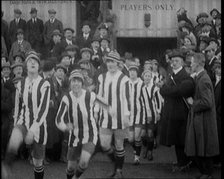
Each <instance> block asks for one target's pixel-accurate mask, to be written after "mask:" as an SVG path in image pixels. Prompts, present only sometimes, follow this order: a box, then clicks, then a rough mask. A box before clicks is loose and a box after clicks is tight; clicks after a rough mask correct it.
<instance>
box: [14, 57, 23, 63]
mask: <svg viewBox="0 0 224 179" xmlns="http://www.w3.org/2000/svg"><path fill="white" fill-rule="evenodd" d="M15 62H20V63H23V59H22V58H21V57H20V56H16V57H15Z"/></svg>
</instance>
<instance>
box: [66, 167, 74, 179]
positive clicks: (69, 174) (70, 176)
mask: <svg viewBox="0 0 224 179" xmlns="http://www.w3.org/2000/svg"><path fill="white" fill-rule="evenodd" d="M66 174H67V179H72V177H73V176H74V175H75V171H74V170H69V169H67V170H66Z"/></svg>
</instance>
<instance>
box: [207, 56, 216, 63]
mask: <svg viewBox="0 0 224 179" xmlns="http://www.w3.org/2000/svg"><path fill="white" fill-rule="evenodd" d="M215 57H216V56H213V57H212V59H211V60H210V61H209V63H208V64H209V65H211V63H212V61H213V60H214V59H215Z"/></svg>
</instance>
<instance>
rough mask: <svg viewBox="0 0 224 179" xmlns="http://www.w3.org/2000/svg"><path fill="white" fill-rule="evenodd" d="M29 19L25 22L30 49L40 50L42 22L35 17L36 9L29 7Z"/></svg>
mask: <svg viewBox="0 0 224 179" xmlns="http://www.w3.org/2000/svg"><path fill="white" fill-rule="evenodd" d="M30 15H31V19H30V20H29V21H28V22H27V40H28V42H29V43H30V44H31V47H32V49H34V50H35V51H36V52H38V53H40V52H41V47H42V43H43V31H44V23H43V21H42V20H41V19H39V18H37V9H36V8H31V11H30Z"/></svg>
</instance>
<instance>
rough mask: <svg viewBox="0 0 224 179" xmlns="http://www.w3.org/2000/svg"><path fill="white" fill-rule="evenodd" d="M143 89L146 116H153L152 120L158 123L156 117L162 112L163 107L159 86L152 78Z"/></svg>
mask: <svg viewBox="0 0 224 179" xmlns="http://www.w3.org/2000/svg"><path fill="white" fill-rule="evenodd" d="M142 91H143V101H144V105H145V110H146V118H152V121H153V122H154V123H157V121H156V117H157V116H158V114H160V113H161V108H162V100H161V99H162V98H161V95H160V93H159V88H158V87H157V86H156V85H154V84H153V80H151V82H150V83H149V84H148V85H144V87H143V89H142Z"/></svg>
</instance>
